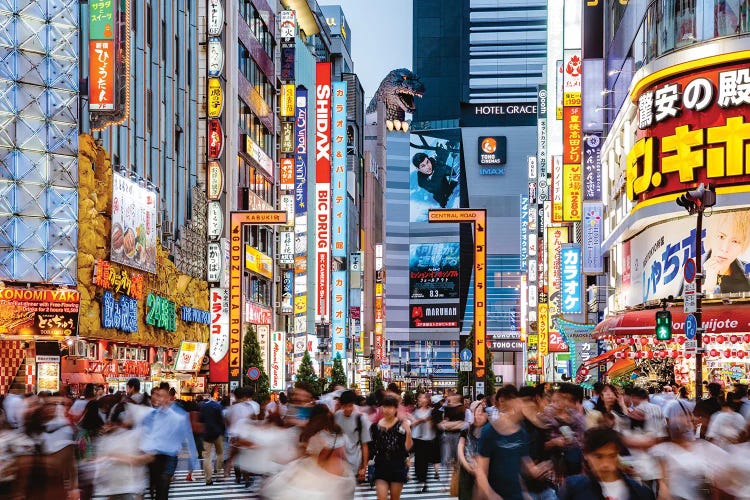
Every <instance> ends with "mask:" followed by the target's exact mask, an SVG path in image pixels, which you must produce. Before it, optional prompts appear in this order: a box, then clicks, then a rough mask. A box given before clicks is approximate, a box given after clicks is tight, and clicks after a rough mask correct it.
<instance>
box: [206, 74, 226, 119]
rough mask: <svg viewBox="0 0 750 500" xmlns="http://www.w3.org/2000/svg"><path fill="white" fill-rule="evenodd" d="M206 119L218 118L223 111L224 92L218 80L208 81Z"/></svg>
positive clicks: (211, 79)
mask: <svg viewBox="0 0 750 500" xmlns="http://www.w3.org/2000/svg"><path fill="white" fill-rule="evenodd" d="M207 98H208V117H209V118H218V117H220V116H221V112H222V111H223V110H224V91H223V90H222V88H221V81H219V79H218V78H209V79H208V97H207Z"/></svg>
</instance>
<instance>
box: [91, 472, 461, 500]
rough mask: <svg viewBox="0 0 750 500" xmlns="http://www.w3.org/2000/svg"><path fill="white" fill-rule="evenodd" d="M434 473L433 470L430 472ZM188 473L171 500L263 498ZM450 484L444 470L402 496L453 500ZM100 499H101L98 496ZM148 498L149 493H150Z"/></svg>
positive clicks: (371, 492) (363, 496)
mask: <svg viewBox="0 0 750 500" xmlns="http://www.w3.org/2000/svg"><path fill="white" fill-rule="evenodd" d="M430 472H432V471H430ZM186 475H187V471H178V472H177V473H176V474H175V477H174V481H173V482H172V486H171V488H170V489H169V498H170V499H183V500H208V499H227V500H228V499H235V500H241V499H246V498H259V496H258V494H257V493H256V486H255V485H250V488H245V485H244V484H237V483H235V482H234V478H227V479H223V480H221V481H216V482H214V484H212V485H211V486H206V483H205V481H204V478H203V473H202V472H198V471H196V472H194V473H193V480H192V481H186V480H185V476H186ZM449 483H450V473H449V472H448V470H447V469H444V470H441V472H440V479H439V480H437V479H434V478H433V477H431V478H430V479H429V480H428V483H427V489H428V491H427V492H425V493H422V484H421V483H417V482H415V481H414V480H412V479H410V480H409V482H408V483H406V484H405V485H404V490H403V493H402V494H401V498H402V499H406V500H408V499H416V498H419V499H422V500H443V499H449V498H452V497H451V496H450V495H449V494H448V485H449ZM95 498H97V500H98V499H99V498H101V497H95ZM354 498H355V499H357V500H375V499H376V498H377V494H376V493H375V488H370V485H369V484H361V485H359V486H357V490H356V492H355V494H354ZM146 499H148V494H146Z"/></svg>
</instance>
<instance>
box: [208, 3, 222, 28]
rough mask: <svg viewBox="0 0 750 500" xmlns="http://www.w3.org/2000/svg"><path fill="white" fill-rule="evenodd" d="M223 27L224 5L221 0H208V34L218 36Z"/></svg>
mask: <svg viewBox="0 0 750 500" xmlns="http://www.w3.org/2000/svg"><path fill="white" fill-rule="evenodd" d="M223 29H224V7H223V6H222V4H221V0H208V36H218V35H220V34H221V32H222V30H223Z"/></svg>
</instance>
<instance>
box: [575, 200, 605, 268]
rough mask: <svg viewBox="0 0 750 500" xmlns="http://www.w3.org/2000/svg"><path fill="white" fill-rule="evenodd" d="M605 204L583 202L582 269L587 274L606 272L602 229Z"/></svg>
mask: <svg viewBox="0 0 750 500" xmlns="http://www.w3.org/2000/svg"><path fill="white" fill-rule="evenodd" d="M603 225H604V206H603V205H602V203H601V202H599V201H586V202H584V203H583V246H582V249H581V250H582V257H581V260H582V269H583V272H584V273H585V274H600V273H603V272H604V262H603V259H602V230H603Z"/></svg>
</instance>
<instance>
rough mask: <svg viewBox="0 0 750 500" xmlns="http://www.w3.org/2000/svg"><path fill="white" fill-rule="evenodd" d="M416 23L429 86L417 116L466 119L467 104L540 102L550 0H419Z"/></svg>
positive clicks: (418, 56)
mask: <svg viewBox="0 0 750 500" xmlns="http://www.w3.org/2000/svg"><path fill="white" fill-rule="evenodd" d="M413 22H414V31H413V37H414V39H413V48H414V66H413V68H414V72H415V73H416V74H417V75H419V76H420V78H421V80H422V83H424V85H425V87H426V88H427V90H428V92H426V93H425V95H424V97H423V98H422V99H420V101H419V106H418V108H417V111H416V112H415V114H414V121H415V122H422V121H431V122H436V121H444V120H458V119H459V117H460V114H461V109H460V106H459V104H460V103H461V102H465V103H499V102H536V92H537V86H538V85H543V84H544V83H545V78H546V77H545V75H546V73H545V71H546V54H547V51H546V45H547V2H546V1H545V0H462V1H460V2H441V1H439V0H414V21H413ZM456 68H460V70H459V71H457V70H456ZM433 125H435V123H433ZM443 125H445V123H443Z"/></svg>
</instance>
